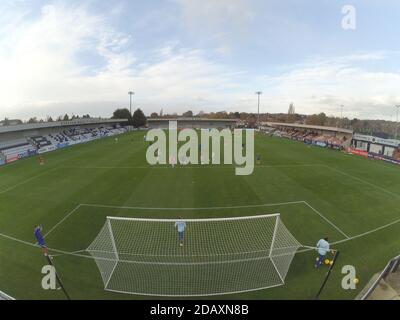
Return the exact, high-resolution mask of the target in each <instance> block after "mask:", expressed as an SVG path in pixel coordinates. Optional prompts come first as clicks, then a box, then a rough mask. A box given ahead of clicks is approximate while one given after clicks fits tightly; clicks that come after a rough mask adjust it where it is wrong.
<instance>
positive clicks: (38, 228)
mask: <svg viewBox="0 0 400 320" xmlns="http://www.w3.org/2000/svg"><path fill="white" fill-rule="evenodd" d="M42 231H43V227H42V226H41V225H37V226H36V227H35V228H34V234H35V238H36V240H37V242H38V244H39V247H41V248H42V250H43V254H44V255H45V256H46V257H47V256H48V254H49V249H47V246H46V243H45V242H44V237H43V234H42Z"/></svg>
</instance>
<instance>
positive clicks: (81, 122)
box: [0, 118, 128, 133]
mask: <svg viewBox="0 0 400 320" xmlns="http://www.w3.org/2000/svg"><path fill="white" fill-rule="evenodd" d="M127 121H128V120H127V119H100V118H85V119H74V120H68V121H53V122H38V123H23V124H17V125H10V126H0V133H6V132H16V131H25V130H35V129H44V128H54V127H68V126H80V125H89V124H102V123H121V122H127Z"/></svg>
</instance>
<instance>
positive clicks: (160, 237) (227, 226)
mask: <svg viewBox="0 0 400 320" xmlns="http://www.w3.org/2000/svg"><path fill="white" fill-rule="evenodd" d="M175 222H176V219H144V218H119V217H107V221H106V223H105V224H104V226H103V228H102V229H101V231H100V233H99V234H98V235H97V237H96V238H95V240H94V241H93V242H92V243H91V244H90V246H89V247H88V248H87V251H88V252H89V253H90V254H91V255H92V256H93V258H94V260H95V261H96V264H97V266H98V268H99V270H100V274H101V277H102V280H103V282H104V287H105V289H106V290H109V291H115V292H121V293H130V294H137V295H151V296H172V297H179V296H180V297H190V296H209V295H222V294H231V293H240V292H246V291H253V290H260V289H266V288H270V287H275V286H279V285H283V284H284V281H285V277H286V274H287V272H288V270H289V267H290V264H291V262H292V260H293V257H294V255H295V253H296V251H297V249H298V248H299V247H301V244H300V243H299V242H298V241H297V240H296V239H295V238H294V237H293V235H292V234H291V233H290V232H289V230H288V229H287V228H286V227H285V225H284V224H283V222H282V220H281V219H280V215H279V214H272V215H271V214H270V215H258V216H249V217H235V218H217V219H185V220H184V222H185V224H186V228H185V231H184V233H183V238H182V235H181V237H179V235H178V231H177V228H176V227H175Z"/></svg>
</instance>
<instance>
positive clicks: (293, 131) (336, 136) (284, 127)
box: [261, 123, 352, 149]
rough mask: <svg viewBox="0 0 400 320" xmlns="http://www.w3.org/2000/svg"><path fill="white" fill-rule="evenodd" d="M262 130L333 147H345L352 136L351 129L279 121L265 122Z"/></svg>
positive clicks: (321, 145)
mask: <svg viewBox="0 0 400 320" xmlns="http://www.w3.org/2000/svg"><path fill="white" fill-rule="evenodd" d="M261 131H263V132H265V133H267V134H269V135H273V136H277V137H283V138H287V139H291V140H297V141H302V142H304V143H308V144H314V145H317V146H320V147H329V148H333V149H344V148H345V147H346V145H347V144H349V141H350V140H351V136H352V132H351V131H349V130H344V129H338V128H329V127H317V126H307V125H293V124H292V125H290V124H279V123H274V124H264V125H263V126H262V127H261Z"/></svg>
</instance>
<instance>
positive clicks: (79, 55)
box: [0, 0, 400, 119]
mask: <svg viewBox="0 0 400 320" xmlns="http://www.w3.org/2000/svg"><path fill="white" fill-rule="evenodd" d="M181 5H182V6H185V8H186V9H184V10H186V11H185V14H186V15H187V19H188V20H190V19H189V17H194V18H193V23H194V24H193V25H194V26H195V28H200V27H201V17H202V16H205V15H207V16H208V17H209V20H207V22H210V26H208V24H207V25H206V26H205V27H204V28H205V29H206V30H207V29H208V28H209V27H210V28H211V29H209V32H214V31H215V35H216V37H217V38H218V37H224V35H223V34H218V33H217V31H218V29H219V28H220V27H221V25H220V23H222V27H223V26H224V24H225V23H227V24H231V22H232V21H234V22H232V23H237V26H238V28H239V29H240V28H241V25H243V24H244V25H245V24H248V23H250V21H251V19H252V16H251V9H248V8H247V6H246V4H245V2H244V1H241V0H237V2H235V5H232V4H230V2H229V3H228V2H227V1H225V0H224V1H221V2H220V1H218V2H217V1H209V0H207V1H205V2H204V8H203V7H202V6H200V5H199V3H198V2H193V1H191V0H189V1H187V2H186V1H184V2H181ZM199 6H200V8H199ZM197 8H199V10H200V11H196V10H197ZM229 8H231V9H229ZM249 12H250V13H249ZM115 14H118V10H117V11H116V12H115V13H113V15H115ZM196 15H197V16H198V18H196V17H195V16H196ZM221 16H223V17H224V18H223V19H222V22H220V19H219V17H221ZM114 18H115V17H113V19H114ZM236 20H240V21H236ZM187 22H188V23H191V22H190V21H187ZM228 22H229V23H228ZM197 24H198V25H197ZM203 25H204V23H203ZM135 39H136V38H135V34H132V33H129V32H127V30H125V29H124V30H122V29H117V28H116V27H115V26H114V25H113V24H112V23H111V21H110V20H109V17H108V16H107V14H100V13H93V12H91V11H90V9H89V7H87V6H85V5H70V4H68V3H63V2H57V4H55V5H52V6H44V7H42V8H40V11H39V14H38V15H37V14H36V15H35V14H32V12H30V11H26V10H22V9H21V8H19V7H18V6H11V7H8V8H7V10H5V14H3V15H0V70H1V71H2V72H1V73H0V85H1V90H0V118H3V117H5V116H8V117H21V118H25V119H26V118H29V117H31V116H39V117H44V116H46V115H47V114H49V115H52V116H57V115H59V114H63V113H65V112H68V113H75V114H83V113H84V114H86V113H90V114H92V115H101V116H110V115H111V114H112V112H113V110H114V109H115V108H117V107H122V106H127V104H128V101H129V100H128V95H127V92H128V91H129V90H134V91H135V92H136V95H135V96H134V106H135V107H137V106H139V107H141V108H142V109H143V110H144V111H145V112H146V113H150V112H153V111H158V110H160V109H161V108H163V109H164V111H165V112H170V113H173V112H183V111H186V110H188V109H191V110H193V111H194V112H198V111H200V110H204V111H221V110H226V111H237V110H239V111H247V112H256V110H257V100H256V97H255V95H254V92H255V91H256V90H261V91H263V92H264V94H263V96H262V98H261V110H262V111H263V112H286V111H287V109H288V106H289V103H291V102H294V103H295V105H296V111H297V112H301V113H314V112H326V113H328V114H336V115H338V114H339V110H340V107H339V106H340V105H341V104H344V105H345V110H344V114H345V115H347V116H349V117H359V118H364V117H368V118H374V117H379V118H387V119H388V118H389V119H390V116H391V115H392V109H393V107H392V106H393V105H394V104H396V103H397V104H398V103H399V102H400V95H399V92H398V83H399V80H400V73H399V72H396V71H387V69H380V68H379V66H380V64H382V65H386V66H387V65H390V63H389V62H388V61H390V60H388V59H389V56H388V53H387V52H386V51H367V52H361V53H352V54H348V55H342V56H332V57H327V56H314V57H309V58H308V59H304V60H305V61H304V62H303V63H297V64H289V65H279V66H278V67H279V69H278V70H279V72H276V71H275V73H274V74H272V73H263V72H262V71H260V70H258V71H254V70H253V71H249V70H246V69H245V68H244V67H243V66H241V65H240V64H235V65H233V64H231V65H228V64H226V63H225V62H224V61H223V59H216V57H215V55H217V56H221V55H227V54H229V52H230V46H229V44H227V45H225V44H224V43H220V44H219V46H217V47H212V48H211V49H210V47H207V46H205V47H201V48H200V49H199V48H185V47H184V45H183V43H184V42H183V41H180V39H179V38H178V39H177V37H176V35H175V34H174V35H171V37H170V38H166V39H164V41H160V42H159V44H158V46H157V47H156V48H152V50H148V52H150V53H149V55H148V56H144V57H143V56H141V55H139V54H138V52H137V51H136V50H138V48H141V46H140V44H137V43H135ZM390 54H391V55H392V56H391V57H390V58H391V59H395V60H398V55H399V54H398V53H390ZM83 56H85V57H86V58H85V59H83ZM139 56H140V58H139ZM221 60H222V61H221ZM389 69H390V68H389Z"/></svg>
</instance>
